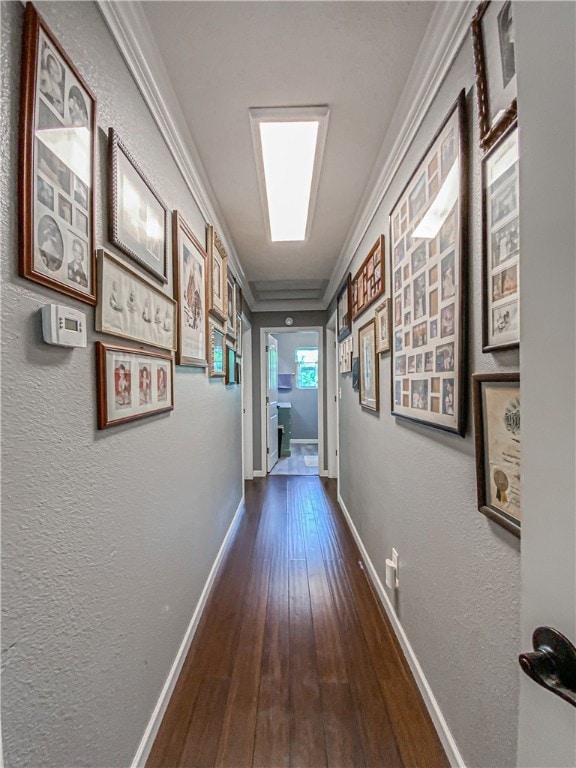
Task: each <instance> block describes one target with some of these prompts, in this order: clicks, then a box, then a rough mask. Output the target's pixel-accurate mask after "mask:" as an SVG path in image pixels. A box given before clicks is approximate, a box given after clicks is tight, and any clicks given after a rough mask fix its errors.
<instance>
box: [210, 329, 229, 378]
mask: <svg viewBox="0 0 576 768" xmlns="http://www.w3.org/2000/svg"><path fill="white" fill-rule="evenodd" d="M225 354H226V345H225V343H224V331H223V330H222V329H221V328H218V327H217V326H216V325H215V324H214V323H213V322H211V321H209V322H208V375H209V376H210V377H211V378H218V377H219V378H223V377H225V376H226V360H225Z"/></svg>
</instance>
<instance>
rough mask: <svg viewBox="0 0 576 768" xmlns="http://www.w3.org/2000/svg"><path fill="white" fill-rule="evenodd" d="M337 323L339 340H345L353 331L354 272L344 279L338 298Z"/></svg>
mask: <svg viewBox="0 0 576 768" xmlns="http://www.w3.org/2000/svg"><path fill="white" fill-rule="evenodd" d="M336 323H337V336H338V341H343V340H344V339H345V338H346V337H347V336H349V335H350V334H351V333H352V273H351V272H348V276H347V277H346V280H345V281H344V285H343V286H342V288H341V289H340V292H339V293H338V297H337V299H336Z"/></svg>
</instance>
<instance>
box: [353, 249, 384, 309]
mask: <svg viewBox="0 0 576 768" xmlns="http://www.w3.org/2000/svg"><path fill="white" fill-rule="evenodd" d="M378 249H380V288H379V289H377V290H376V292H375V293H374V295H373V296H372V297H371V298H370V299H366V302H365V303H363V304H360V305H359V304H358V296H359V291H360V288H361V287H362V286H361V284H362V283H366V281H367V280H368V275H367V272H368V264H369V262H370V261H371V259H372V258H373V256H374V253H375V252H376V251H377V250H378ZM385 252H386V251H385V242H384V235H380V236H379V238H378V239H377V240H376V242H375V243H374V245H373V246H372V248H370V252H369V254H368V256H366V258H365V259H364V261H363V262H362V265H361V267H360V269H359V270H358V271H357V272H356V274H355V275H354V277H353V278H352V295H351V302H352V315H351V322H353V321H354V320H356V318H357V317H360V315H361V314H362V313H363V312H365V311H366V310H367V309H368V307H370V306H372V304H374V302H375V301H377V300H378V299H379V298H380V296H382V295H383V293H384V292H385V291H386V272H385V262H386V258H385ZM365 287H366V286H365V285H364V286H363V287H362V292H363V293H364V288H365Z"/></svg>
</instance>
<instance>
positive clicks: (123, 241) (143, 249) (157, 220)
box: [108, 128, 168, 283]
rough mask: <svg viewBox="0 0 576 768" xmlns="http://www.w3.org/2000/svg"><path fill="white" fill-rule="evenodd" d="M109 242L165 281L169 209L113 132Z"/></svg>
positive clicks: (111, 138) (109, 137)
mask: <svg viewBox="0 0 576 768" xmlns="http://www.w3.org/2000/svg"><path fill="white" fill-rule="evenodd" d="M108 149H109V163H108V179H109V228H110V240H111V242H112V243H113V244H114V245H115V246H116V247H117V248H120V250H121V251H123V252H124V253H126V254H127V255H128V256H130V257H131V258H132V259H134V261H136V262H137V263H138V264H139V265H140V266H141V267H143V268H144V269H146V270H147V271H148V272H150V274H151V275H153V276H154V277H155V278H156V279H157V280H159V281H160V282H162V283H166V282H167V281H168V271H167V270H168V258H167V256H168V238H167V234H168V208H167V207H166V206H165V205H164V203H163V202H162V199H161V197H160V196H159V195H158V193H157V192H156V190H155V189H154V187H153V186H152V184H151V182H150V181H149V180H148V178H147V177H146V176H145V175H144V172H143V171H142V170H141V169H140V167H139V165H138V164H137V162H136V160H135V159H134V158H133V157H132V155H131V154H130V152H129V151H128V149H127V147H126V146H125V145H124V144H123V143H122V141H121V140H120V139H119V137H118V134H117V133H116V131H115V130H114V129H113V128H110V129H109V131H108Z"/></svg>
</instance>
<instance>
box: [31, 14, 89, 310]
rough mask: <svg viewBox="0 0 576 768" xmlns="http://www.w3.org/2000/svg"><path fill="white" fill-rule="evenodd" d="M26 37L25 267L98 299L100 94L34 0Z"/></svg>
mask: <svg viewBox="0 0 576 768" xmlns="http://www.w3.org/2000/svg"><path fill="white" fill-rule="evenodd" d="M23 40H24V42H23V55H22V92H21V127H20V179H21V183H20V219H21V223H22V237H21V238H20V254H19V262H18V269H19V274H20V275H21V276H22V277H26V278H28V279H29V280H33V281H34V282H36V283H41V284H42V285H45V286H47V287H49V288H53V289H54V290H56V291H59V292H60V293H64V294H67V295H68V296H70V297H72V298H75V299H80V301H84V302H86V303H88V304H95V303H96V269H95V259H94V168H95V166H94V152H95V133H96V99H95V97H94V95H93V93H92V91H91V90H90V88H89V87H88V85H87V84H86V82H85V81H84V80H83V78H82V76H81V75H80V73H79V72H78V70H77V69H76V68H75V66H74V64H73V63H72V62H71V60H70V59H69V57H68V56H67V54H66V53H65V51H64V50H63V49H62V47H61V46H60V45H59V43H58V41H57V40H56V38H55V37H54V36H53V34H52V33H51V31H50V29H49V28H48V26H47V25H46V23H45V21H44V20H43V19H42V17H41V16H40V14H39V13H38V11H37V10H36V9H35V7H34V6H33V5H32V3H28V4H27V6H26V11H25V17H24V38H23Z"/></svg>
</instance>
